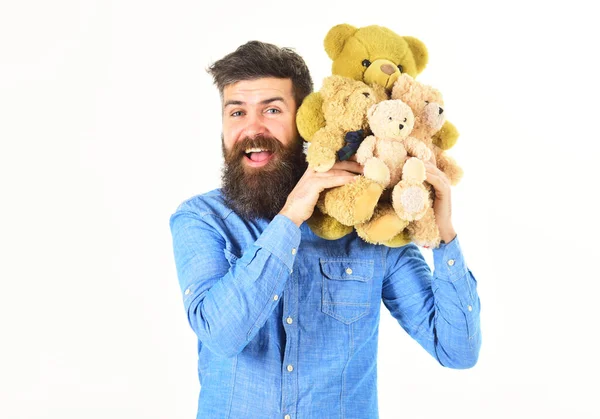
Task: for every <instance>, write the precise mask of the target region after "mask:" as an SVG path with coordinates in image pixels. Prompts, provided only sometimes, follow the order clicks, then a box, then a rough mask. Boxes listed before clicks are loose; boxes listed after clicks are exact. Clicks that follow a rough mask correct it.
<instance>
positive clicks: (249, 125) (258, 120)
mask: <svg viewBox="0 0 600 419" xmlns="http://www.w3.org/2000/svg"><path fill="white" fill-rule="evenodd" d="M266 132H267V127H266V126H265V123H264V120H263V116H262V115H254V114H248V115H247V117H246V126H245V127H244V133H245V134H246V136H247V137H254V136H256V135H258V134H265V133H266Z"/></svg>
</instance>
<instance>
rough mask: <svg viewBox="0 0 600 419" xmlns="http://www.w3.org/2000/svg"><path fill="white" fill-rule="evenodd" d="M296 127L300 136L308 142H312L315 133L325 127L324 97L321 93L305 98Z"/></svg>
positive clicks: (314, 93) (298, 114)
mask: <svg viewBox="0 0 600 419" xmlns="http://www.w3.org/2000/svg"><path fill="white" fill-rule="evenodd" d="M296 125H297V127H298V132H299V133H300V136H301V137H302V138H304V140H306V141H312V139H313V136H314V135H315V133H316V132H317V131H318V130H319V129H321V128H323V127H324V126H325V116H324V114H323V96H322V95H321V94H320V93H319V92H313V93H311V94H309V95H308V96H307V97H306V98H304V101H303V102H302V105H300V108H299V109H298V112H297V114H296Z"/></svg>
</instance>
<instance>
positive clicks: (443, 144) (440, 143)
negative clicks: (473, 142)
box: [432, 121, 459, 150]
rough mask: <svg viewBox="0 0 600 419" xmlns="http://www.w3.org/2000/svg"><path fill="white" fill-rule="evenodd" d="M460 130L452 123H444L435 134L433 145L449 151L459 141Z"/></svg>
mask: <svg viewBox="0 0 600 419" xmlns="http://www.w3.org/2000/svg"><path fill="white" fill-rule="evenodd" d="M458 135H459V134H458V130H457V129H456V127H455V126H454V124H452V123H451V122H450V121H446V122H444V125H442V128H440V130H439V131H438V132H436V133H435V134H433V137H432V139H433V144H434V145H436V146H437V147H439V148H441V149H442V150H448V149H450V148H452V147H453V146H454V144H456V141H457V140H458Z"/></svg>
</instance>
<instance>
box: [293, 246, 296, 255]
mask: <svg viewBox="0 0 600 419" xmlns="http://www.w3.org/2000/svg"><path fill="white" fill-rule="evenodd" d="M295 254H296V248H295V247H292V255H295Z"/></svg>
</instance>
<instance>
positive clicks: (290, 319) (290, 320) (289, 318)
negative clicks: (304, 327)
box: [285, 317, 293, 324]
mask: <svg viewBox="0 0 600 419" xmlns="http://www.w3.org/2000/svg"><path fill="white" fill-rule="evenodd" d="M285 321H286V322H287V324H292V322H293V320H292V318H291V317H288V318H287V319H285Z"/></svg>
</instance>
